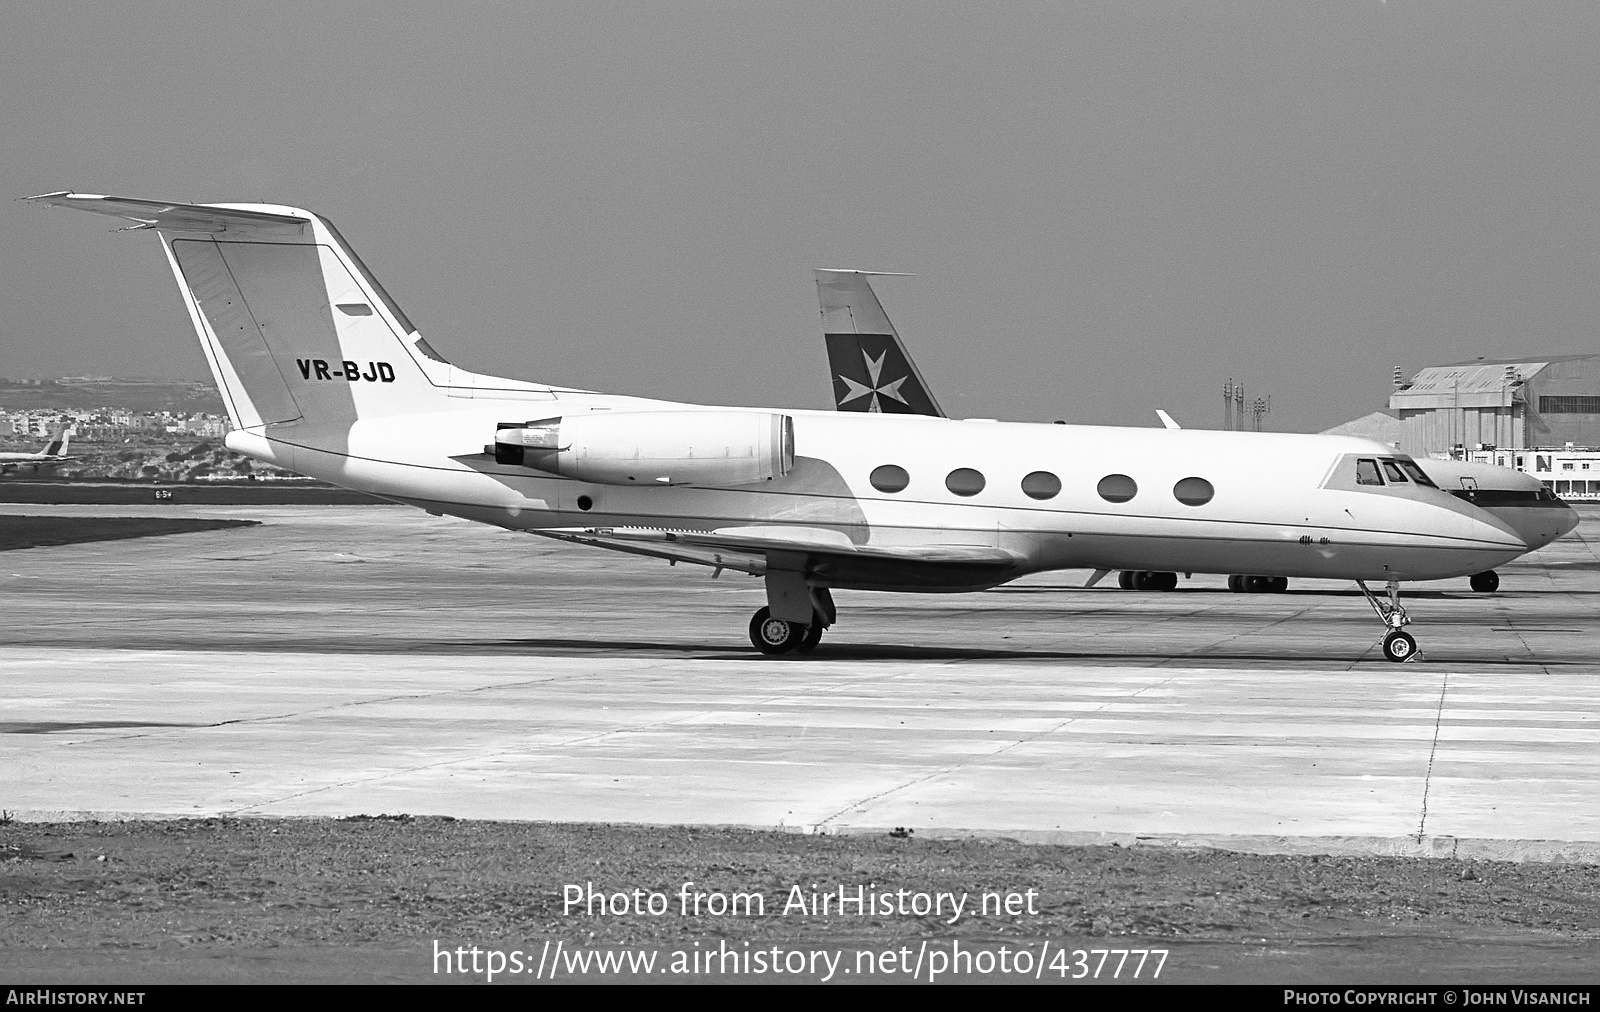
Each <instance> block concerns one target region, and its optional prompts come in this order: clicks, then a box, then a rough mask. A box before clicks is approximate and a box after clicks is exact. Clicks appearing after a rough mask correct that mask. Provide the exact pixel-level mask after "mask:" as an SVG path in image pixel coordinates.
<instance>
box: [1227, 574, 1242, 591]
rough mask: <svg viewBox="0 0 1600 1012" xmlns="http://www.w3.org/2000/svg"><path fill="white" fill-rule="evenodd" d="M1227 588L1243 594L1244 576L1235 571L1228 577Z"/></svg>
mask: <svg viewBox="0 0 1600 1012" xmlns="http://www.w3.org/2000/svg"><path fill="white" fill-rule="evenodd" d="M1228 589H1229V590H1231V591H1233V592H1234V593H1235V594H1243V593H1244V577H1242V576H1239V575H1238V574H1237V573H1236V574H1234V575H1233V576H1230V577H1228Z"/></svg>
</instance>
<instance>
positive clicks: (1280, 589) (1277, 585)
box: [1267, 576, 1289, 594]
mask: <svg viewBox="0 0 1600 1012" xmlns="http://www.w3.org/2000/svg"><path fill="white" fill-rule="evenodd" d="M1267 582H1268V583H1270V584H1271V585H1272V593H1274V594H1287V593H1289V578H1288V577H1287V576H1269V577H1267Z"/></svg>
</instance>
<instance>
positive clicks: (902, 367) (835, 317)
mask: <svg viewBox="0 0 1600 1012" xmlns="http://www.w3.org/2000/svg"><path fill="white" fill-rule="evenodd" d="M872 273H873V272H870V271H835V270H818V271H817V272H816V275H817V296H818V298H819V299H820V300H821V301H822V334H823V339H824V340H825V341H827V344H828V367H829V369H831V370H832V372H833V399H834V406H835V407H836V408H838V409H839V410H840V411H881V412H885V413H888V414H904V415H935V416H938V417H941V418H942V417H944V411H943V410H942V409H941V408H940V407H939V402H938V401H936V400H934V398H933V392H932V391H930V390H929V389H928V384H927V383H926V382H924V381H923V379H922V373H920V372H918V371H917V367H916V364H915V363H914V362H912V361H911V356H910V355H907V354H906V349H905V345H903V344H901V343H900V335H899V334H897V333H895V329H894V324H892V323H890V322H889V317H888V314H886V313H885V312H884V311H883V306H882V304H880V303H879V302H878V297H877V295H875V294H873V291H872V285H871V284H869V283H868V282H867V278H869V277H871V276H872Z"/></svg>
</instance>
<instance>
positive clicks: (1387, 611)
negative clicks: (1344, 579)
mask: <svg viewBox="0 0 1600 1012" xmlns="http://www.w3.org/2000/svg"><path fill="white" fill-rule="evenodd" d="M1356 586H1358V587H1360V588H1361V593H1363V594H1365V595H1366V596H1367V603H1368V604H1370V605H1372V610H1373V611H1375V612H1377V613H1378V618H1380V619H1382V620H1383V624H1384V625H1386V626H1388V627H1389V631H1388V632H1386V633H1384V634H1383V656H1385V657H1387V658H1389V659H1390V660H1391V661H1394V662H1395V663H1396V664H1398V663H1400V662H1402V661H1408V660H1410V659H1411V658H1412V657H1413V656H1415V655H1416V652H1417V641H1416V640H1415V639H1413V638H1412V636H1411V634H1410V633H1408V632H1406V631H1405V630H1404V628H1403V627H1404V626H1408V625H1410V624H1411V616H1410V615H1407V614H1406V609H1405V606H1404V605H1402V604H1401V603H1400V581H1399V580H1390V581H1389V584H1388V591H1389V599H1388V600H1387V601H1385V600H1383V599H1382V598H1379V597H1377V596H1375V595H1374V594H1373V593H1372V591H1370V590H1368V589H1367V584H1366V582H1365V581H1363V580H1357V581H1356Z"/></svg>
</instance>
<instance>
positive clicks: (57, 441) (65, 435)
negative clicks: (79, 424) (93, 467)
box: [44, 425, 72, 457]
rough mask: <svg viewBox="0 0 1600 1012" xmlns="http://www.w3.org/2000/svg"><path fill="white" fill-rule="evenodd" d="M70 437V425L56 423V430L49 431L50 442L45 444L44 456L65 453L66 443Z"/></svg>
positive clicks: (56, 455)
mask: <svg viewBox="0 0 1600 1012" xmlns="http://www.w3.org/2000/svg"><path fill="white" fill-rule="evenodd" d="M71 438H72V427H71V426H68V425H58V426H57V427H56V431H54V432H52V433H50V442H49V443H47V444H46V445H45V448H44V455H45V456H46V457H59V456H61V455H62V454H63V453H66V452H67V443H68V442H69V441H70V440H71Z"/></svg>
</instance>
